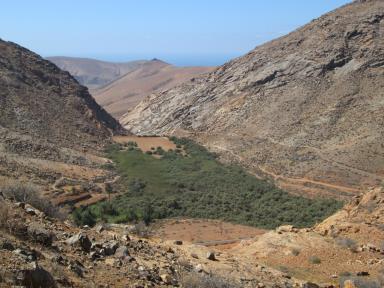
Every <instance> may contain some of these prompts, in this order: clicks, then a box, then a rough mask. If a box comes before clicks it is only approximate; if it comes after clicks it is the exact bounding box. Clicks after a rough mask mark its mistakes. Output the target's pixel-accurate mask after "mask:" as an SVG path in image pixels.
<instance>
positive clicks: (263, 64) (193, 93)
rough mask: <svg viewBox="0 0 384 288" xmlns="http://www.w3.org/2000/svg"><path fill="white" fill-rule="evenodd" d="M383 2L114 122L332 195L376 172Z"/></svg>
mask: <svg viewBox="0 0 384 288" xmlns="http://www.w3.org/2000/svg"><path fill="white" fill-rule="evenodd" d="M383 76H384V2H383V1H378V0H372V1H356V2H353V3H352V4H349V5H346V6H343V7H341V8H340V9H337V10H335V11H333V12H331V13H328V14H326V15H324V16H322V17H321V18H319V19H316V20H314V21H312V22H311V23H309V24H308V25H306V26H304V27H302V28H300V29H298V30H296V31H294V32H292V33H290V34H288V35H287V36H285V37H282V38H279V39H277V40H274V41H271V42H269V43H266V44H265V45H262V46H260V47H257V48H256V49H254V50H253V51H251V52H249V53H248V54H246V55H245V56H243V57H240V58H238V59H234V60H233V61H231V62H229V63H227V64H225V65H223V66H221V67H219V68H218V69H216V70H215V71H214V72H212V73H210V74H209V75H208V76H204V77H200V78H197V79H194V81H190V82H189V83H187V84H184V85H181V86H178V87H176V88H174V89H171V90H169V91H167V92H164V93H161V94H157V95H152V96H150V97H148V98H147V99H146V100H144V101H143V102H142V103H141V104H139V105H138V106H137V107H136V109H134V110H133V111H132V112H131V113H129V114H127V115H126V116H125V117H124V118H123V119H122V120H121V122H122V123H123V125H125V127H126V128H128V129H131V130H132V131H133V132H136V133H138V134H166V135H190V136H191V137H195V138H196V139H198V141H200V142H201V143H203V144H205V145H206V146H208V147H209V148H210V149H212V150H215V151H217V152H219V153H221V155H222V157H223V159H228V160H234V161H238V162H240V163H241V164H243V165H245V166H247V167H249V169H250V170H251V171H253V172H255V173H257V174H259V175H264V176H265V175H267V176H270V177H272V178H274V179H275V180H276V181H277V182H278V183H280V184H281V186H283V187H284V188H286V189H289V190H290V191H293V192H300V193H301V192H303V193H309V194H316V195H317V194H319V193H325V194H331V195H333V196H335V197H339V196H348V195H353V194H355V193H358V192H359V191H360V189H361V187H363V186H367V185H375V184H378V183H379V182H380V181H382V179H383V178H384V170H383V167H384V166H383V164H384V153H383V152H384V147H383V144H382V139H384V117H383V115H384V81H383V78H384V77H383Z"/></svg>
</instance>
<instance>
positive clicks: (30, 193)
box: [0, 180, 67, 220]
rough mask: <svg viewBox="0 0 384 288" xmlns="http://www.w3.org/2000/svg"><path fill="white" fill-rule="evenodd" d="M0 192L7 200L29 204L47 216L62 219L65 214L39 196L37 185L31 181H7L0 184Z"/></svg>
mask: <svg viewBox="0 0 384 288" xmlns="http://www.w3.org/2000/svg"><path fill="white" fill-rule="evenodd" d="M0 193H1V194H2V195H3V196H4V197H5V198H6V199H9V200H12V201H15V202H23V203H27V204H30V205H31V206H33V207H34V208H36V209H38V210H40V211H42V212H44V213H45V214H46V215H47V216H50V217H53V218H58V219H61V220H64V219H65V218H66V217H67V215H66V214H65V213H64V212H63V211H62V210H60V209H59V208H58V207H55V206H54V205H53V204H52V203H51V202H50V201H48V200H46V199H44V198H41V197H40V196H39V193H38V187H37V186H35V185H33V184H31V183H23V182H20V181H14V180H13V181H7V182H5V183H3V184H2V185H1V186H0Z"/></svg>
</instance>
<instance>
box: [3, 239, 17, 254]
mask: <svg viewBox="0 0 384 288" xmlns="http://www.w3.org/2000/svg"><path fill="white" fill-rule="evenodd" d="M0 249H3V250H9V251H13V250H15V247H14V246H13V244H12V243H11V242H9V241H7V240H4V241H2V242H0Z"/></svg>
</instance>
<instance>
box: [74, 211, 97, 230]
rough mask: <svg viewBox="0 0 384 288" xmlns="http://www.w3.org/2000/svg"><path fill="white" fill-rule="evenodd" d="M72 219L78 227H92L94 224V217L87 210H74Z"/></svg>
mask: <svg viewBox="0 0 384 288" xmlns="http://www.w3.org/2000/svg"><path fill="white" fill-rule="evenodd" d="M72 218H73V221H74V222H75V224H76V225H78V226H84V225H88V226H90V227H92V226H94V225H95V224H96V216H95V215H94V214H93V213H92V212H91V211H90V210H89V209H83V208H79V209H76V210H75V211H74V212H73V213H72Z"/></svg>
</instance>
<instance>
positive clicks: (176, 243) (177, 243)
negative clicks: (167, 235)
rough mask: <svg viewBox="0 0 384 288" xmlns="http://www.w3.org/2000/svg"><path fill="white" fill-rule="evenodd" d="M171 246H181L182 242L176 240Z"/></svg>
mask: <svg viewBox="0 0 384 288" xmlns="http://www.w3.org/2000/svg"><path fill="white" fill-rule="evenodd" d="M173 244H175V245H183V241H181V240H176V241H175V242H173Z"/></svg>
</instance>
